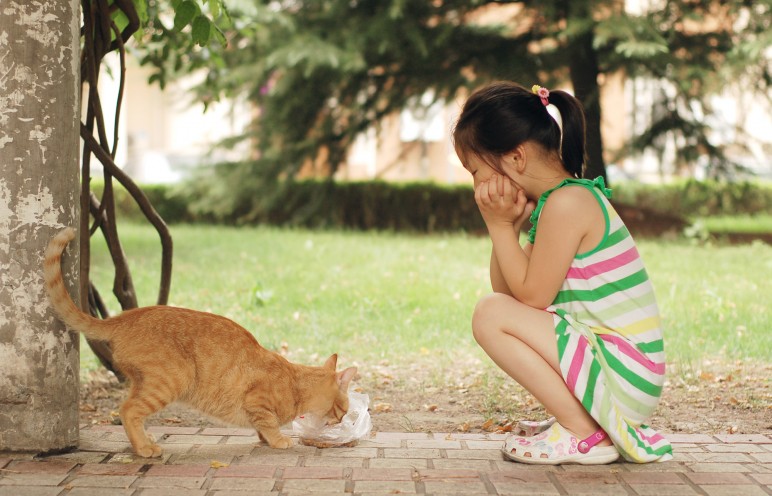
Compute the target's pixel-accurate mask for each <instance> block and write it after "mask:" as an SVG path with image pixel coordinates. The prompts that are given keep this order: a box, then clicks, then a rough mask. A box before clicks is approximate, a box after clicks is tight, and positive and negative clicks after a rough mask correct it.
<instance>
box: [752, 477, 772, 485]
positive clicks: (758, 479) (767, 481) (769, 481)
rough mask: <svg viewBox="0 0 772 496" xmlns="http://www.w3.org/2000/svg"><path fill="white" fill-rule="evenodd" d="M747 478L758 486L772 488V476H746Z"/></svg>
mask: <svg viewBox="0 0 772 496" xmlns="http://www.w3.org/2000/svg"><path fill="white" fill-rule="evenodd" d="M748 477H750V478H751V479H753V480H755V481H756V482H758V483H759V484H764V485H767V486H772V474H748Z"/></svg>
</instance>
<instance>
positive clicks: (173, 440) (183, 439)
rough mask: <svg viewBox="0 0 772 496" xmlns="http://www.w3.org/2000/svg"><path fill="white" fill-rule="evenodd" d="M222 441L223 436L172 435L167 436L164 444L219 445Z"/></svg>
mask: <svg viewBox="0 0 772 496" xmlns="http://www.w3.org/2000/svg"><path fill="white" fill-rule="evenodd" d="M221 440H222V436H201V435H189V434H172V435H169V436H167V437H166V438H165V439H164V440H163V443H164V444H217V443H219V442H220V441H221Z"/></svg>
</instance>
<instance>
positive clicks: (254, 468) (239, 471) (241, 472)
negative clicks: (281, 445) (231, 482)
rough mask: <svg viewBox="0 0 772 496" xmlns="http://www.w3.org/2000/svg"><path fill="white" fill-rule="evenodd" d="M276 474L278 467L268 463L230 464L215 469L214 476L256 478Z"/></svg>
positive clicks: (269, 477)
mask: <svg viewBox="0 0 772 496" xmlns="http://www.w3.org/2000/svg"><path fill="white" fill-rule="evenodd" d="M275 475H276V467H270V466H267V465H229V466H227V467H223V468H218V469H217V470H215V472H214V474H213V477H214V478H215V479H217V478H220V477H244V478H255V479H271V478H273V477H274V476H275Z"/></svg>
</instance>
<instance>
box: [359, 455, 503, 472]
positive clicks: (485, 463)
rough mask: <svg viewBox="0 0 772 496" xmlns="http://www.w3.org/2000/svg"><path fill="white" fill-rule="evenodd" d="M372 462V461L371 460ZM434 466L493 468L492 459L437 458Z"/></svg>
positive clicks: (443, 467) (440, 467)
mask: <svg viewBox="0 0 772 496" xmlns="http://www.w3.org/2000/svg"><path fill="white" fill-rule="evenodd" d="M370 463H371V464H372V462H370ZM432 465H434V468H439V469H451V470H455V469H470V470H479V471H482V472H487V471H490V470H491V461H490V460H464V459H460V458H436V459H434V460H432Z"/></svg>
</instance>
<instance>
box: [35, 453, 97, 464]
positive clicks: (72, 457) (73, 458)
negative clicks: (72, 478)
mask: <svg viewBox="0 0 772 496" xmlns="http://www.w3.org/2000/svg"><path fill="white" fill-rule="evenodd" d="M108 456H110V454H109V453H104V452H95V451H73V452H72V453H62V454H61V455H53V456H49V457H47V459H48V460H50V461H54V460H56V461H66V462H72V463H100V462H103V461H105V460H106V459H107V457H108Z"/></svg>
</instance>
